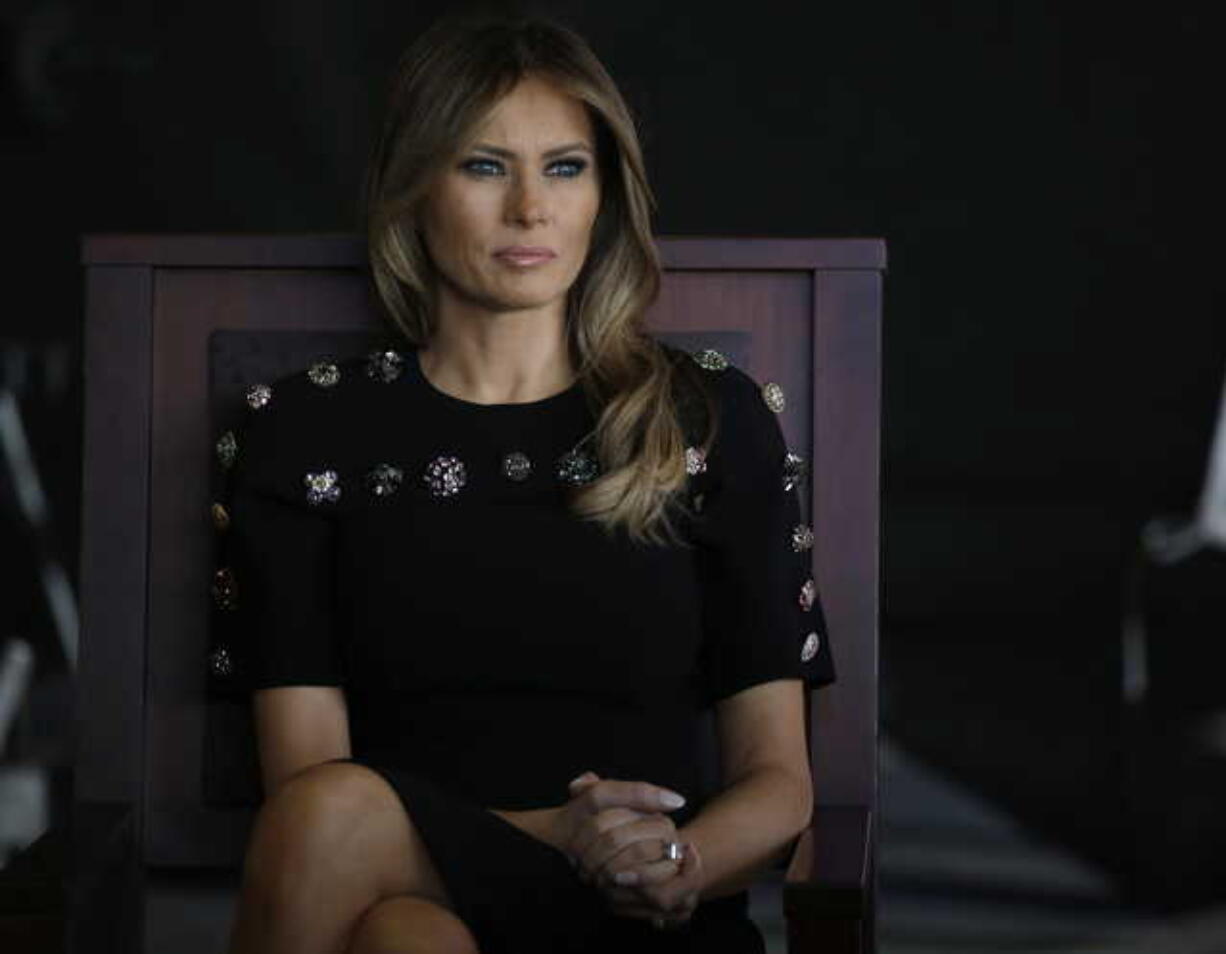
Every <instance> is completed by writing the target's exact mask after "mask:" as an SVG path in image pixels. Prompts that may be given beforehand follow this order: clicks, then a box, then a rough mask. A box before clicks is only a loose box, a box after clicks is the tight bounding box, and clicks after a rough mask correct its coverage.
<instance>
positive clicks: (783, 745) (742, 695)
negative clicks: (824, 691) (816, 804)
mask: <svg viewBox="0 0 1226 954" xmlns="http://www.w3.org/2000/svg"><path fill="white" fill-rule="evenodd" d="M803 689H804V684H803V683H802V682H801V681H800V680H799V679H779V680H775V681H774V682H768V683H762V684H760V685H756V686H751V687H750V688H748V689H745V690H742V691H741V692H738V693H735V694H734V695H732V696H729V697H728V698H726V699H724V700H721V701H720V702H719V703H718V704H717V706H716V729H717V732H718V735H719V745H720V754H721V760H722V762H723V766H724V779H725V784H724V788H723V790H722V791H721V792H720V793H719V794H718V795H717V796H715V797H714V798H712V799H711V800H710V801H708V802H707V803H706V804H705V805H704V806H703V808H702V810H701V811H700V812H699V813H698V814H697V815H696V816H695V817H694V818H693V819H691V820H690V822H689V824H687V825H685V826H684V827H682V828H681V829H679V830H678V832H677V840H678V841H692V842H694V843H695V844H696V845H697V846H698V852H699V854H700V855H701V856H702V862H703V870H704V878H703V881H704V884H703V887H702V890H701V892H700V898H701V899H702V900H705V899H707V898H715V897H720V896H722V895H727V894H733V893H735V892H737V891H740V890H742V889H743V888H746V887H748V886H749V885H751V884H753V883H754V882H755V881H756V880H757V879H758V877H759V875H760V874H761V873H762V871H763V870H764V869H765V868H767V867H768V866H769V865H770V864H771V863H772V862H774V861H776V860H778V859H779V858H780V857H781V854H782V852H783V851H784V850H785V849H786V848H787V846H788V845H789V844H790V843H791V842H792V840H793V839H795V838H796V836H797V835H799V834H800V833H801V832H802V831H803V830H804V829H805V827H806V826H807V825H808V824H809V819H810V818H811V816H812V813H813V784H812V778H811V776H810V773H809V756H808V752H807V751H806V750H805V729H804V719H805V711H804V692H803Z"/></svg>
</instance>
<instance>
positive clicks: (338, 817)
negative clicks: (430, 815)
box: [246, 762, 411, 882]
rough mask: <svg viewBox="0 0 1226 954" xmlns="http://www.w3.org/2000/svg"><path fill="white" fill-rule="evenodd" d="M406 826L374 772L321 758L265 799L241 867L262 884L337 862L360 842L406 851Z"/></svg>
mask: <svg viewBox="0 0 1226 954" xmlns="http://www.w3.org/2000/svg"><path fill="white" fill-rule="evenodd" d="M410 826H411V822H410V821H409V819H408V817H407V815H406V814H405V812H404V810H403V806H402V805H401V804H400V802H399V799H398V797H397V796H396V794H395V792H394V791H391V790H390V786H388V784H387V782H386V781H385V780H384V779H382V777H380V776H379V775H378V774H377V773H375V772H374V771H372V770H371V769H368V768H366V767H365V766H361V765H356V764H353V763H348V762H323V763H320V764H319V765H313V766H310V767H309V768H307V769H304V770H303V771H301V772H299V773H298V774H296V775H295V776H293V777H292V778H290V779H289V780H288V781H287V782H285V783H284V784H283V785H282V786H281V787H280V788H279V789H277V791H275V792H274V793H273V794H272V795H270V796H269V797H268V798H267V799H265V801H264V804H263V805H262V806H261V807H260V811H259V813H258V814H257V816H256V822H255V827H254V829H253V830H252V834H251V841H250V844H249V845H248V849H247V859H246V866H247V869H248V871H249V873H250V874H251V876H252V877H253V878H256V879H259V880H261V881H264V882H269V881H276V880H278V879H280V878H284V877H293V876H294V873H295V872H302V871H312V870H316V871H317V870H319V869H320V867H321V866H323V867H330V866H341V865H344V863H345V861H346V852H350V853H353V854H358V855H360V854H362V853H363V852H364V851H366V849H365V848H364V847H363V846H365V845H370V844H378V845H381V846H385V847H386V846H389V845H397V844H399V845H401V846H402V849H407V845H408V843H409V841H410V832H409V831H408V829H409V828H410Z"/></svg>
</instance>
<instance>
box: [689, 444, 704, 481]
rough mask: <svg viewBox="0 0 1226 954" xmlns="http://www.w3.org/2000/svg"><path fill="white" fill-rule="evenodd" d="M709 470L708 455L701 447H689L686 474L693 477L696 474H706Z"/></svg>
mask: <svg viewBox="0 0 1226 954" xmlns="http://www.w3.org/2000/svg"><path fill="white" fill-rule="evenodd" d="M706 470H707V455H706V454H705V453H703V450H702V448H701V447H687V448H686V449H685V472H686V473H687V474H689V475H690V476H691V477H693V476H694V475H695V474H702V473H706Z"/></svg>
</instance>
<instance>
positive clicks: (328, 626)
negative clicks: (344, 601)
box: [213, 388, 345, 692]
mask: <svg viewBox="0 0 1226 954" xmlns="http://www.w3.org/2000/svg"><path fill="white" fill-rule="evenodd" d="M284 390H286V391H290V390H291V389H290V388H285V389H284ZM304 417H307V415H306V414H305V413H304V411H303V409H302V408H301V407H300V406H295V402H294V400H293V395H292V393H290V394H285V395H278V396H277V399H274V401H270V402H269V403H268V404H267V406H264V407H261V408H259V409H253V410H250V411H248V412H247V414H246V418H245V421H244V423H243V425H242V426H241V427H240V428H239V429H237V430H236V432H235V433H234V436H233V445H232V447H233V449H232V453H231V456H232V457H233V461H232V463H231V465H230V468H229V473H228V478H227V482H226V494H225V498H226V499H225V501H224V503H223V506H224V507H225V508H226V510H227V513H228V518H227V520H226V528H225V530H224V531H223V532H222V533H221V534H220V545H219V547H218V556H219V559H218V566H217V568H216V570H215V578H214V583H213V594H214V604H215V619H216V620H217V626H216V629H217V631H218V632H219V633H220V635H221V639H222V640H223V641H224V643H225V644H226V645H227V646H228V647H229V650H230V653H231V655H232V657H233V665H234V669H235V672H234V677H235V682H236V684H237V687H238V689H239V691H240V692H250V691H254V690H256V689H263V688H270V687H274V686H291V685H316V686H340V685H343V684H344V675H345V666H344V660H343V654H342V652H341V651H340V647H339V644H338V639H337V633H336V616H337V614H336V610H335V602H336V598H335V594H336V574H335V558H336V557H335V546H334V538H335V531H334V526H335V520H334V517H333V513H334V510H333V508H332V507H331V506H330V502H331V500H330V497H332V496H334V494H333V493H330V490H329V486H330V485H329V484H328V483H327V476H326V474H324V475H323V476H321V477H319V478H317V479H318V480H321V481H323V483H317V484H316V489H315V492H314V493H313V494H312V493H310V492H309V491H310V488H309V487H308V486H307V485H306V474H307V473H309V472H311V471H312V469H313V468H312V463H311V460H310V458H309V457H308V456H307V455H306V454H305V453H304V452H303V450H302V448H303V447H304V446H305V445H307V444H308V442H309V441H311V439H312V438H311V434H310V421H309V420H303V418H304ZM314 469H315V470H317V471H320V473H321V474H323V472H322V470H321V469H320V468H318V467H315V468H314ZM312 497H313V498H314V499H313V500H312Z"/></svg>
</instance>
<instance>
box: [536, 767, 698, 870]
mask: <svg viewBox="0 0 1226 954" xmlns="http://www.w3.org/2000/svg"><path fill="white" fill-rule="evenodd" d="M594 779H596V776H594V775H592V774H591V773H589V772H585V773H584V774H583V775H580V776H579V777H578V778H576V779H574V780H573V781H572V782H571V783H570V792H571V798H570V800H569V801H568V802H567V803H566V804H565V805H563V806H562V807H561V808H559V809H558V815H557V826H558V831H557V843H558V846H559V847H560V848H561V850H562V851H563V852H564V853H565V854H566V856H567V857H568V858H569V859H570V861H571V864H572V865H573V866H574V867H575V869H576V872H577V873H578V875H579V879H580V880H581V881H583V882H585V883H589V882H592V881H594V880H596V879H600V883H601V884H602V885H605V886H606V887H611V886H613V885H614V884H615V882H614V881H613V880H612V879H613V875H614V873H615V871H616V870H624V869H629V868H635V869H636V870H637V871H638V872H639V873H640V879H641V881H640V883H642V882H647V883H655V882H660V881H664V880H667V879H668V878H671V877H672V876H673V875H675V874H676V873H677V871H678V870H679V869H680V862H678V861H670V860H668V859H666V858H662V857H661V846H662V844H663V843H664V842H668V841H675V840H676V836H677V829H676V826H675V825H674V824H673V821H672V819H670V818H669V817H668V816H667V815H665V814H664V813H665V812H670V811H675V810H676V809H678V808H680V807H681V806H682V805H684V804H685V800H684V799H683V798H682V797H681V796H679V795H678V794H677V793H676V792H673V791H671V790H670V789H667V788H662V787H661V786H659V785H653V784H651V783H650V782H626V781H618V780H616V779H599V780H594ZM670 796H671V797H672V799H673V802H672V803H671V804H670V803H669V801H667V799H668V798H669V797H670ZM678 800H679V801H678ZM614 856H616V858H617V862H618V864H617V865H613V864H611V862H612V861H613V859H614ZM606 882H607V884H606Z"/></svg>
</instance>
